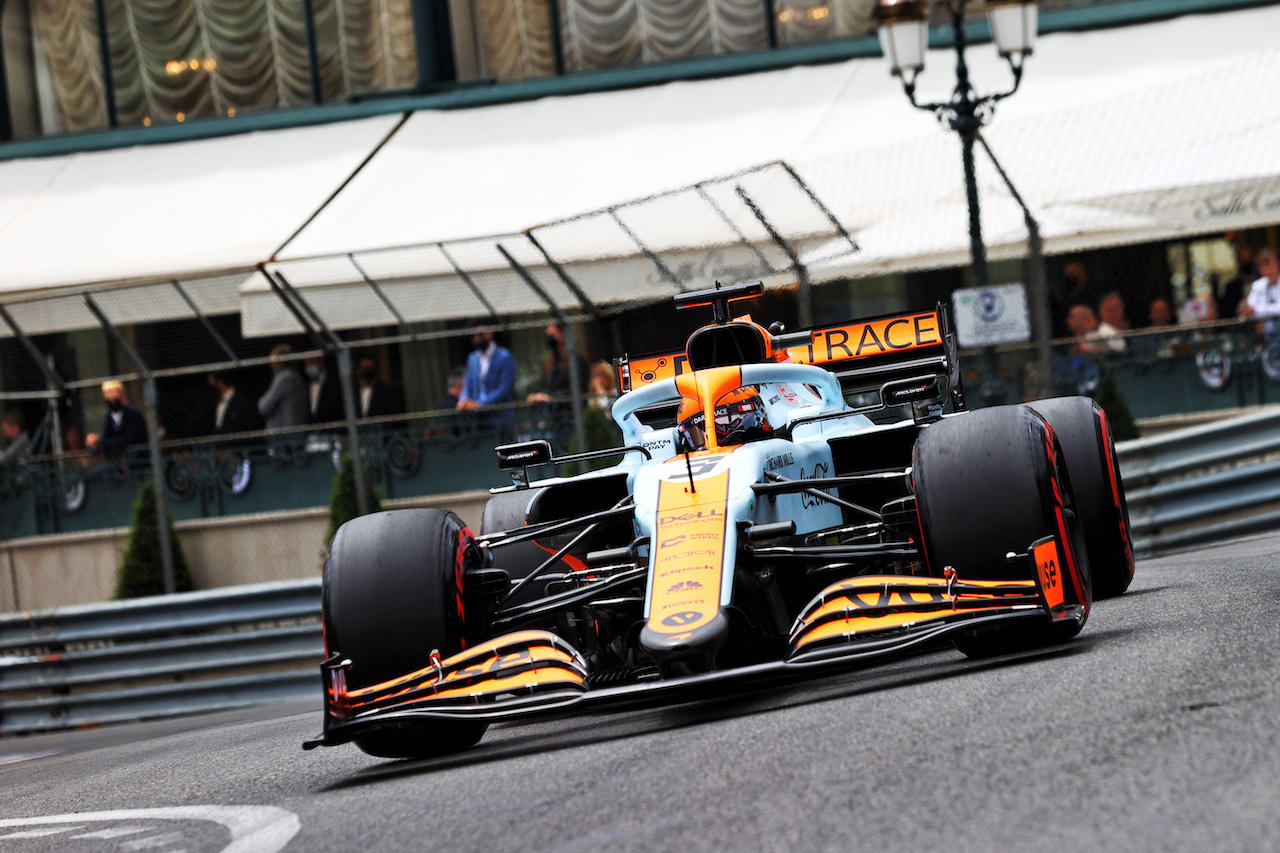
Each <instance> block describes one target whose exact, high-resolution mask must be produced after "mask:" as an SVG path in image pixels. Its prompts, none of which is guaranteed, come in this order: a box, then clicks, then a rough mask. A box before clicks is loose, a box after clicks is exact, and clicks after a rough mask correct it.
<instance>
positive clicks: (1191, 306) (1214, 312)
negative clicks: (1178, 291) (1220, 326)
mask: <svg viewBox="0 0 1280 853" xmlns="http://www.w3.org/2000/svg"><path fill="white" fill-rule="evenodd" d="M1216 319H1218V305H1217V303H1216V302H1215V301H1214V299H1213V294H1211V293H1202V294H1200V295H1199V296H1193V297H1191V298H1190V299H1188V300H1187V301H1186V302H1184V303H1182V308H1181V310H1180V311H1179V312H1178V321H1179V322H1181V323H1185V324H1191V323H1211V322H1213V321H1214V320H1216Z"/></svg>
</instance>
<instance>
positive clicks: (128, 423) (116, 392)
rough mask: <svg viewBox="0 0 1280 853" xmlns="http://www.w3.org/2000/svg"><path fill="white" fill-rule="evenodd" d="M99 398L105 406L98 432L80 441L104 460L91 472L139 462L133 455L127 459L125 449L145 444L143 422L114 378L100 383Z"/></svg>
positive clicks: (124, 467) (144, 426) (140, 413)
mask: <svg viewBox="0 0 1280 853" xmlns="http://www.w3.org/2000/svg"><path fill="white" fill-rule="evenodd" d="M102 399H103V400H105V401H106V403H107V416H106V417H105V418H104V419H103V421H102V433H101V434H99V433H96V432H91V433H89V434H88V435H86V436H85V438H84V446H85V447H86V448H88V449H89V450H90V451H93V452H99V451H100V452H101V453H102V456H103V458H104V459H105V460H106V461H105V462H104V464H103V465H102V466H99V469H98V470H96V471H95V472H94V473H103V472H104V471H105V470H106V469H115V470H121V469H127V467H128V463H129V462H130V461H133V462H134V463H135V464H136V463H138V462H141V461H142V460H143V458H145V457H143V456H137V455H136V456H134V458H133V459H132V460H130V459H129V458H128V457H126V455H125V450H126V448H129V447H133V446H135V445H139V444H145V443H146V441H147V419H146V418H144V417H143V416H142V412H140V411H138V409H137V408H135V407H134V406H131V405H129V400H128V398H126V397H125V396H124V385H123V384H122V383H120V382H118V381H116V380H114V379H112V380H108V381H107V382H103V383H102Z"/></svg>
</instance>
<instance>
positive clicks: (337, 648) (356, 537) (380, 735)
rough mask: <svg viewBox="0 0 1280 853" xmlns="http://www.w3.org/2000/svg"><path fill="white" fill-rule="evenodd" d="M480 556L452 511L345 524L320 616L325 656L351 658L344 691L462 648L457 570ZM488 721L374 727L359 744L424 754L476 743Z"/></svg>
mask: <svg viewBox="0 0 1280 853" xmlns="http://www.w3.org/2000/svg"><path fill="white" fill-rule="evenodd" d="M478 559H479V557H478V554H477V552H476V548H475V545H474V543H473V542H472V539H471V532H470V531H469V530H467V528H466V526H465V525H463V523H462V520H461V519H459V518H458V517H457V516H456V515H454V514H453V513H451V512H444V511H441V510H435V509H407V510H393V511H391V512H379V513H374V514H372V515H366V516H362V517H360V518H355V519H352V520H351V521H348V522H347V523H346V524H344V525H342V527H340V528H338V532H337V533H336V534H334V537H333V541H332V542H331V543H330V544H329V555H328V558H327V559H326V560H325V566H324V584H323V593H322V613H323V619H324V628H325V651H326V654H327V655H333V654H337V653H341V654H342V655H343V656H344V657H347V658H350V659H351V661H352V665H351V668H350V670H348V672H347V686H348V688H349V689H352V690H354V689H359V688H362V687H368V686H370V685H373V684H378V683H380V682H383V681H387V680H388V679H391V678H395V677H396V676H400V675H404V674H406V673H409V672H413V671H414V670H417V669H421V668H423V667H425V666H427V665H428V664H429V663H430V658H431V652H432V650H433V649H437V650H439V652H440V655H441V656H442V657H448V656H449V655H452V654H456V653H458V652H460V651H462V649H463V647H464V642H465V641H464V639H463V637H464V633H463V629H464V625H465V618H466V614H465V612H464V609H463V600H462V580H463V573H464V572H465V571H466V570H467V568H469V567H471V566H472V565H474V564H475V563H476V562H477V561H478ZM486 728H488V726H487V724H485V723H471V722H454V721H436V720H432V721H424V722H421V723H414V724H413V725H412V726H407V727H400V728H386V729H378V730H374V731H371V732H368V733H366V734H362V735H360V736H358V737H357V738H356V739H355V743H356V746H358V747H359V748H360V749H361V750H363V751H364V752H366V753H368V754H370V755H376V756H379V757H383V758H423V757H428V756H433V755H444V754H447V753H450V752H456V751H458V750H462V749H466V748H467V747H469V746H473V745H475V744H476V743H477V742H478V741H479V740H480V738H481V736H482V735H483V734H484V732H485V729H486Z"/></svg>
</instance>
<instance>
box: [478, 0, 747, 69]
mask: <svg viewBox="0 0 1280 853" xmlns="http://www.w3.org/2000/svg"><path fill="white" fill-rule="evenodd" d="M549 2H556V3H557V4H558V5H557V14H558V16H559V20H560V38H561V50H562V51H563V56H564V64H565V71H568V72H574V71H595V70H599V69H604V68H626V67H628V66H634V65H646V64H649V63H655V62H670V61H673V60H678V59H690V58H693V57H698V56H711V55H713V54H722V53H742V52H745V51H751V50H764V49H765V48H767V47H768V30H767V28H766V22H765V4H764V0H475V4H474V6H473V10H474V13H475V16H476V23H477V30H478V33H479V36H480V52H481V62H482V68H483V70H482V74H483V75H484V76H487V77H493V78H495V79H497V80H520V79H525V78H528V77H542V76H546V75H549V74H554V73H555V47H554V45H553V42H552V37H551V8H550V6H549Z"/></svg>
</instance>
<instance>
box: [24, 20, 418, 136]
mask: <svg viewBox="0 0 1280 853" xmlns="http://www.w3.org/2000/svg"><path fill="white" fill-rule="evenodd" d="M105 3H106V11H107V34H108V42H109V44H110V52H111V70H112V82H113V84H114V86H115V95H116V97H115V102H116V111H117V115H118V117H119V121H120V124H122V125H131V124H152V123H157V122H163V121H171V120H185V119H187V118H191V117H198V116H210V115H236V114H238V113H241V112H245V111H248V110H258V109H270V108H275V107H285V106H296V105H300V104H309V103H312V102H313V96H312V91H311V69H310V63H309V58H308V51H307V38H306V29H305V23H304V17H303V0H105ZM312 8H313V11H314V14H315V25H316V51H317V62H318V66H319V72H320V91H321V96H322V99H323V100H325V101H333V100H340V99H343V98H346V97H348V96H350V95H354V94H359V93H361V92H369V91H377V90H387V89H397V88H403V87H407V86H411V85H413V84H414V83H415V82H416V80H417V64H416V56H415V51H414V42H413V17H412V14H411V11H410V6H409V0H313V7H312ZM32 26H33V29H34V31H35V34H36V38H37V39H38V40H39V42H40V46H41V48H42V50H43V52H44V54H45V56H46V57H47V59H48V63H49V71H50V77H51V79H52V83H53V90H54V93H55V96H56V98H57V101H58V110H59V114H60V116H61V118H62V122H63V129H66V130H81V129H84V128H89V127H100V126H102V125H104V124H105V123H106V108H105V105H104V100H103V84H102V79H101V78H102V74H101V67H102V66H101V63H100V61H99V51H98V35H97V20H96V17H95V14H94V6H93V0H32Z"/></svg>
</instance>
